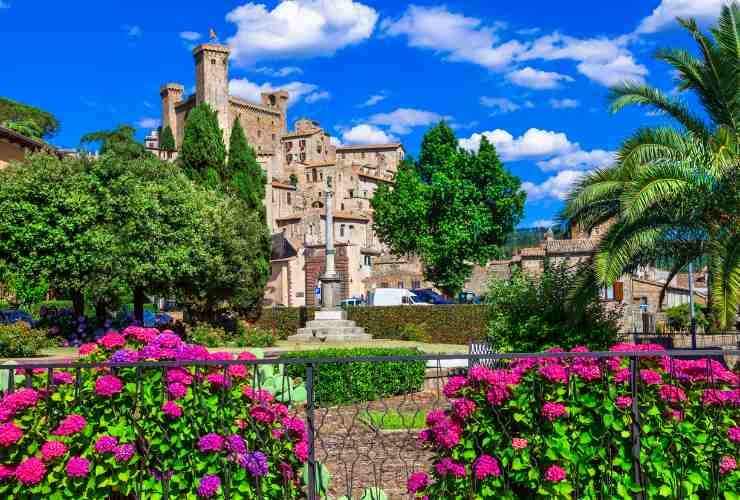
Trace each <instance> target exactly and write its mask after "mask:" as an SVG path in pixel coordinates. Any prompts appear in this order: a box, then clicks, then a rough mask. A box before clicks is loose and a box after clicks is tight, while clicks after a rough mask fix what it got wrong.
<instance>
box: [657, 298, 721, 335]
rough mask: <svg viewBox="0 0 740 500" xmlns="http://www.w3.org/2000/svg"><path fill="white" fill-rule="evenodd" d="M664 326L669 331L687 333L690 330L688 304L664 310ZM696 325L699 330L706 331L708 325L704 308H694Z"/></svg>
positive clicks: (697, 306) (696, 306)
mask: <svg viewBox="0 0 740 500" xmlns="http://www.w3.org/2000/svg"><path fill="white" fill-rule="evenodd" d="M665 316H666V326H667V327H668V329H669V330H678V331H688V330H690V329H691V311H690V308H689V304H681V305H678V306H673V307H670V308H668V309H666V310H665ZM694 316H695V318H696V324H697V326H698V327H699V328H700V329H704V330H705V331H706V329H707V328H708V327H709V325H710V323H711V322H710V321H709V319H708V318H707V317H706V315H705V314H704V308H702V307H701V306H699V305H695V306H694Z"/></svg>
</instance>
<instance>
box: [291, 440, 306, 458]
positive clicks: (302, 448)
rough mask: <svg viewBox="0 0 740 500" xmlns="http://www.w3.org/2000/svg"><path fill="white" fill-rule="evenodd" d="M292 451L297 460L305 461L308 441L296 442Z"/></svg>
mask: <svg viewBox="0 0 740 500" xmlns="http://www.w3.org/2000/svg"><path fill="white" fill-rule="evenodd" d="M293 453H295V456H296V458H297V459H298V461H299V462H301V463H305V462H306V460H308V441H300V442H299V443H298V444H296V445H295V448H293Z"/></svg>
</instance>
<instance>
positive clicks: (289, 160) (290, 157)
mask: <svg viewBox="0 0 740 500" xmlns="http://www.w3.org/2000/svg"><path fill="white" fill-rule="evenodd" d="M292 161H293V155H292V154H290V153H289V154H288V163H290V162H292Z"/></svg>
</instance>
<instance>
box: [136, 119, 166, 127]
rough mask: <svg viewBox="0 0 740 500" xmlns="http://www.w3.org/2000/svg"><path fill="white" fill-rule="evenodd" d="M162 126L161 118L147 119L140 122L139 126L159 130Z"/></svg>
mask: <svg viewBox="0 0 740 500" xmlns="http://www.w3.org/2000/svg"><path fill="white" fill-rule="evenodd" d="M161 124H162V121H161V120H160V119H159V118H151V117H146V118H142V119H141V120H139V122H138V125H139V127H141V128H157V127H159V126H160V125H161Z"/></svg>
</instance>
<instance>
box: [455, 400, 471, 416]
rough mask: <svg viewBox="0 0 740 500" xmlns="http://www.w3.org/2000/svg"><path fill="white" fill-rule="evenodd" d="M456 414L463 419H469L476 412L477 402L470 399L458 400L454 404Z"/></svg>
mask: <svg viewBox="0 0 740 500" xmlns="http://www.w3.org/2000/svg"><path fill="white" fill-rule="evenodd" d="M452 407H453V408H454V409H455V414H456V415H457V416H458V417H459V418H461V419H465V418H468V417H469V416H470V415H472V414H473V412H474V411H475V402H474V401H471V400H469V399H456V400H455V401H453V402H452Z"/></svg>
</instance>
